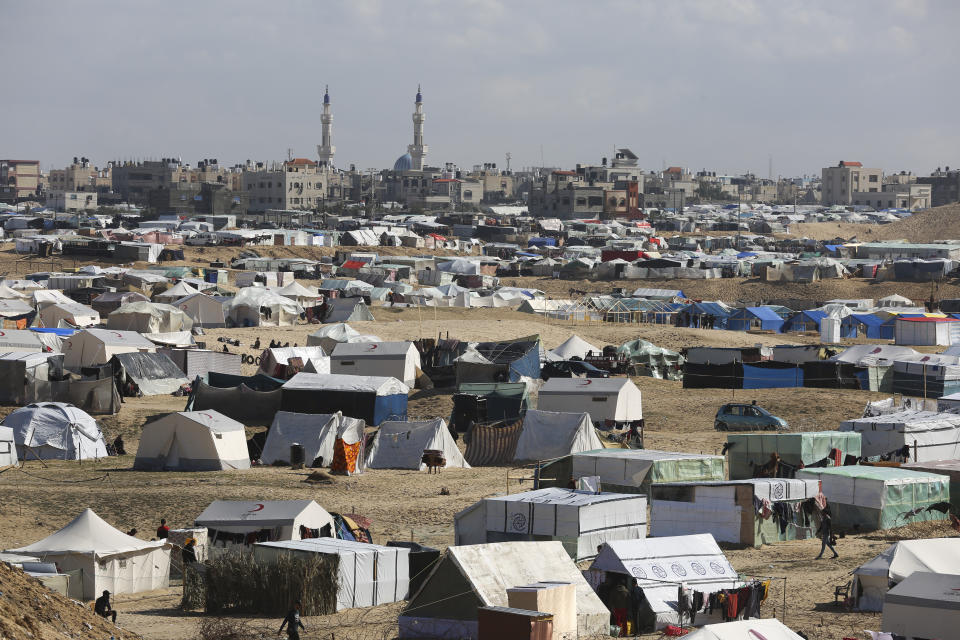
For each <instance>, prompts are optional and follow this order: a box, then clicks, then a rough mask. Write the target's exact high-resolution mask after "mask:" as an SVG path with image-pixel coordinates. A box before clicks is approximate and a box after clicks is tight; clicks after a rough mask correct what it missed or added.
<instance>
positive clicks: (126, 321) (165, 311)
mask: <svg viewBox="0 0 960 640" xmlns="http://www.w3.org/2000/svg"><path fill="white" fill-rule="evenodd" d="M192 327H193V319H192V318H191V317H190V316H188V315H187V314H186V313H185V312H183V311H181V310H180V309H178V308H177V307H174V306H171V305H169V304H158V303H156V302H128V303H126V304H122V305H120V307H118V308H117V310H116V311H114V312H112V313H111V314H110V315H109V316H107V328H108V329H113V330H120V331H136V332H137V333H170V332H172V331H189V330H190V329H191V328H192Z"/></svg>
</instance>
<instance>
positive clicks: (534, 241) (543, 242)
mask: <svg viewBox="0 0 960 640" xmlns="http://www.w3.org/2000/svg"><path fill="white" fill-rule="evenodd" d="M527 246H528V247H555V246H557V239H556V238H530V239H529V240H528V241H527Z"/></svg>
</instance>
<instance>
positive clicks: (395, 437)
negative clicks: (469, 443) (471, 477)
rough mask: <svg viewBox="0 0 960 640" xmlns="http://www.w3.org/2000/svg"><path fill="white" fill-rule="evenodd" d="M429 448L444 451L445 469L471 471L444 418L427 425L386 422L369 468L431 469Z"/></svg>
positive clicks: (369, 461) (374, 443) (382, 427)
mask: <svg viewBox="0 0 960 640" xmlns="http://www.w3.org/2000/svg"><path fill="white" fill-rule="evenodd" d="M427 449H431V450H437V451H441V452H442V453H443V456H444V459H445V460H446V464H445V465H444V467H445V468H449V467H463V468H467V469H469V468H470V465H469V464H467V461H466V460H465V459H464V458H463V454H461V453H460V449H459V448H457V443H456V442H455V441H454V439H453V436H451V435H450V431H449V430H448V429H447V424H446V422H444V420H443V419H442V418H434V419H433V420H426V421H423V422H395V421H390V422H384V423H383V424H381V425H380V430H379V431H377V435H376V437H375V438H374V440H373V445H371V447H370V454H369V455H368V456H367V466H368V467H369V468H371V469H415V470H420V471H423V470H424V469H426V468H427V465H425V464H424V463H423V461H422V458H423V453H424V451H426V450H427Z"/></svg>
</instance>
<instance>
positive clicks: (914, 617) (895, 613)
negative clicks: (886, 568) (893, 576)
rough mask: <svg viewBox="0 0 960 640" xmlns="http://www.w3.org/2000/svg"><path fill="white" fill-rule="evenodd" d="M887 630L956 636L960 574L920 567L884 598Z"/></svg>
mask: <svg viewBox="0 0 960 640" xmlns="http://www.w3.org/2000/svg"><path fill="white" fill-rule="evenodd" d="M880 628H881V629H883V631H885V632H887V633H891V634H895V635H896V636H902V637H904V638H916V639H918V640H919V639H920V638H939V639H943V638H956V637H957V636H956V633H957V629H958V628H960V576H955V575H951V574H947V573H931V572H928V571H917V572H916V573H914V574H913V575H911V576H910V577H909V578H907V579H905V580H904V581H903V582H901V583H900V584H898V585H897V586H895V587H894V588H892V589H890V591H888V592H887V595H886V596H884V598H883V624H882V626H881V627H880Z"/></svg>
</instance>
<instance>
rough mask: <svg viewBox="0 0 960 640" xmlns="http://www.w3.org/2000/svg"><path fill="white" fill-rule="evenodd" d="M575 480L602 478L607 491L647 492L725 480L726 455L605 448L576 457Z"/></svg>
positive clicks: (602, 484) (574, 458)
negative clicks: (661, 484)
mask: <svg viewBox="0 0 960 640" xmlns="http://www.w3.org/2000/svg"><path fill="white" fill-rule="evenodd" d="M572 469H573V477H574V478H581V477H590V476H598V477H599V478H600V486H601V489H602V490H603V491H613V492H617V493H646V492H647V491H648V490H649V488H650V485H651V484H653V483H659V482H686V481H697V480H723V479H724V459H723V456H711V455H702V454H696V453H676V452H672V451H654V450H652V449H602V450H599V451H586V452H584V453H577V454H574V456H573V459H572Z"/></svg>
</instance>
